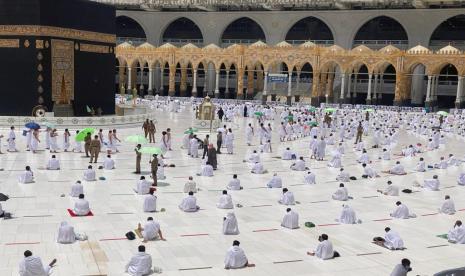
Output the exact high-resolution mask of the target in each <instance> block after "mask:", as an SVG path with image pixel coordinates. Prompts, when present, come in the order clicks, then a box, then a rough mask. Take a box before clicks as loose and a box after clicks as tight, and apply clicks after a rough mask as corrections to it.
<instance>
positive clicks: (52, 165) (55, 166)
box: [45, 155, 60, 170]
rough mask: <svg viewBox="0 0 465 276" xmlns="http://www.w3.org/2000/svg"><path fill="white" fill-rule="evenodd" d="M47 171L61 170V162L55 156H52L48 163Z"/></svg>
mask: <svg viewBox="0 0 465 276" xmlns="http://www.w3.org/2000/svg"><path fill="white" fill-rule="evenodd" d="M45 168H46V169H47V170H59V169H60V161H59V160H58V159H56V156H55V155H52V158H50V159H49V160H48V162H47V166H46V167H45Z"/></svg>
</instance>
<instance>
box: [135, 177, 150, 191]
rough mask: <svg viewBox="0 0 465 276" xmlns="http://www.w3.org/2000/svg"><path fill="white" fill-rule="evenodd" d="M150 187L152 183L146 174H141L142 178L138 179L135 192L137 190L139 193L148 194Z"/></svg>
mask: <svg viewBox="0 0 465 276" xmlns="http://www.w3.org/2000/svg"><path fill="white" fill-rule="evenodd" d="M150 187H152V183H151V182H149V181H147V180H146V179H145V176H141V177H140V180H139V181H137V185H136V188H135V189H134V192H136V193H137V194H138V195H146V194H148V193H149V192H150Z"/></svg>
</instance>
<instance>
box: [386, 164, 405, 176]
mask: <svg viewBox="0 0 465 276" xmlns="http://www.w3.org/2000/svg"><path fill="white" fill-rule="evenodd" d="M387 173H390V174H395V175H405V174H407V173H406V172H405V169H404V166H402V164H400V161H397V162H396V164H395V165H394V167H392V168H391V169H389V171H387Z"/></svg>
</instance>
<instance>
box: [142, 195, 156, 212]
mask: <svg viewBox="0 0 465 276" xmlns="http://www.w3.org/2000/svg"><path fill="white" fill-rule="evenodd" d="M154 192H155V191H154V190H150V192H149V194H148V195H146V196H144V204H143V205H142V209H143V210H144V212H147V213H151V212H156V211H157V196H156V195H154Z"/></svg>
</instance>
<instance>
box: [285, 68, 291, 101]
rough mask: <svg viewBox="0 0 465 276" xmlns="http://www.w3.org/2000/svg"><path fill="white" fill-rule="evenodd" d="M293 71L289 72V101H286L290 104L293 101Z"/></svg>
mask: <svg viewBox="0 0 465 276" xmlns="http://www.w3.org/2000/svg"><path fill="white" fill-rule="evenodd" d="M291 95H292V72H289V73H288V80H287V101H286V103H287V104H288V105H290V104H291V103H292V96H291Z"/></svg>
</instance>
